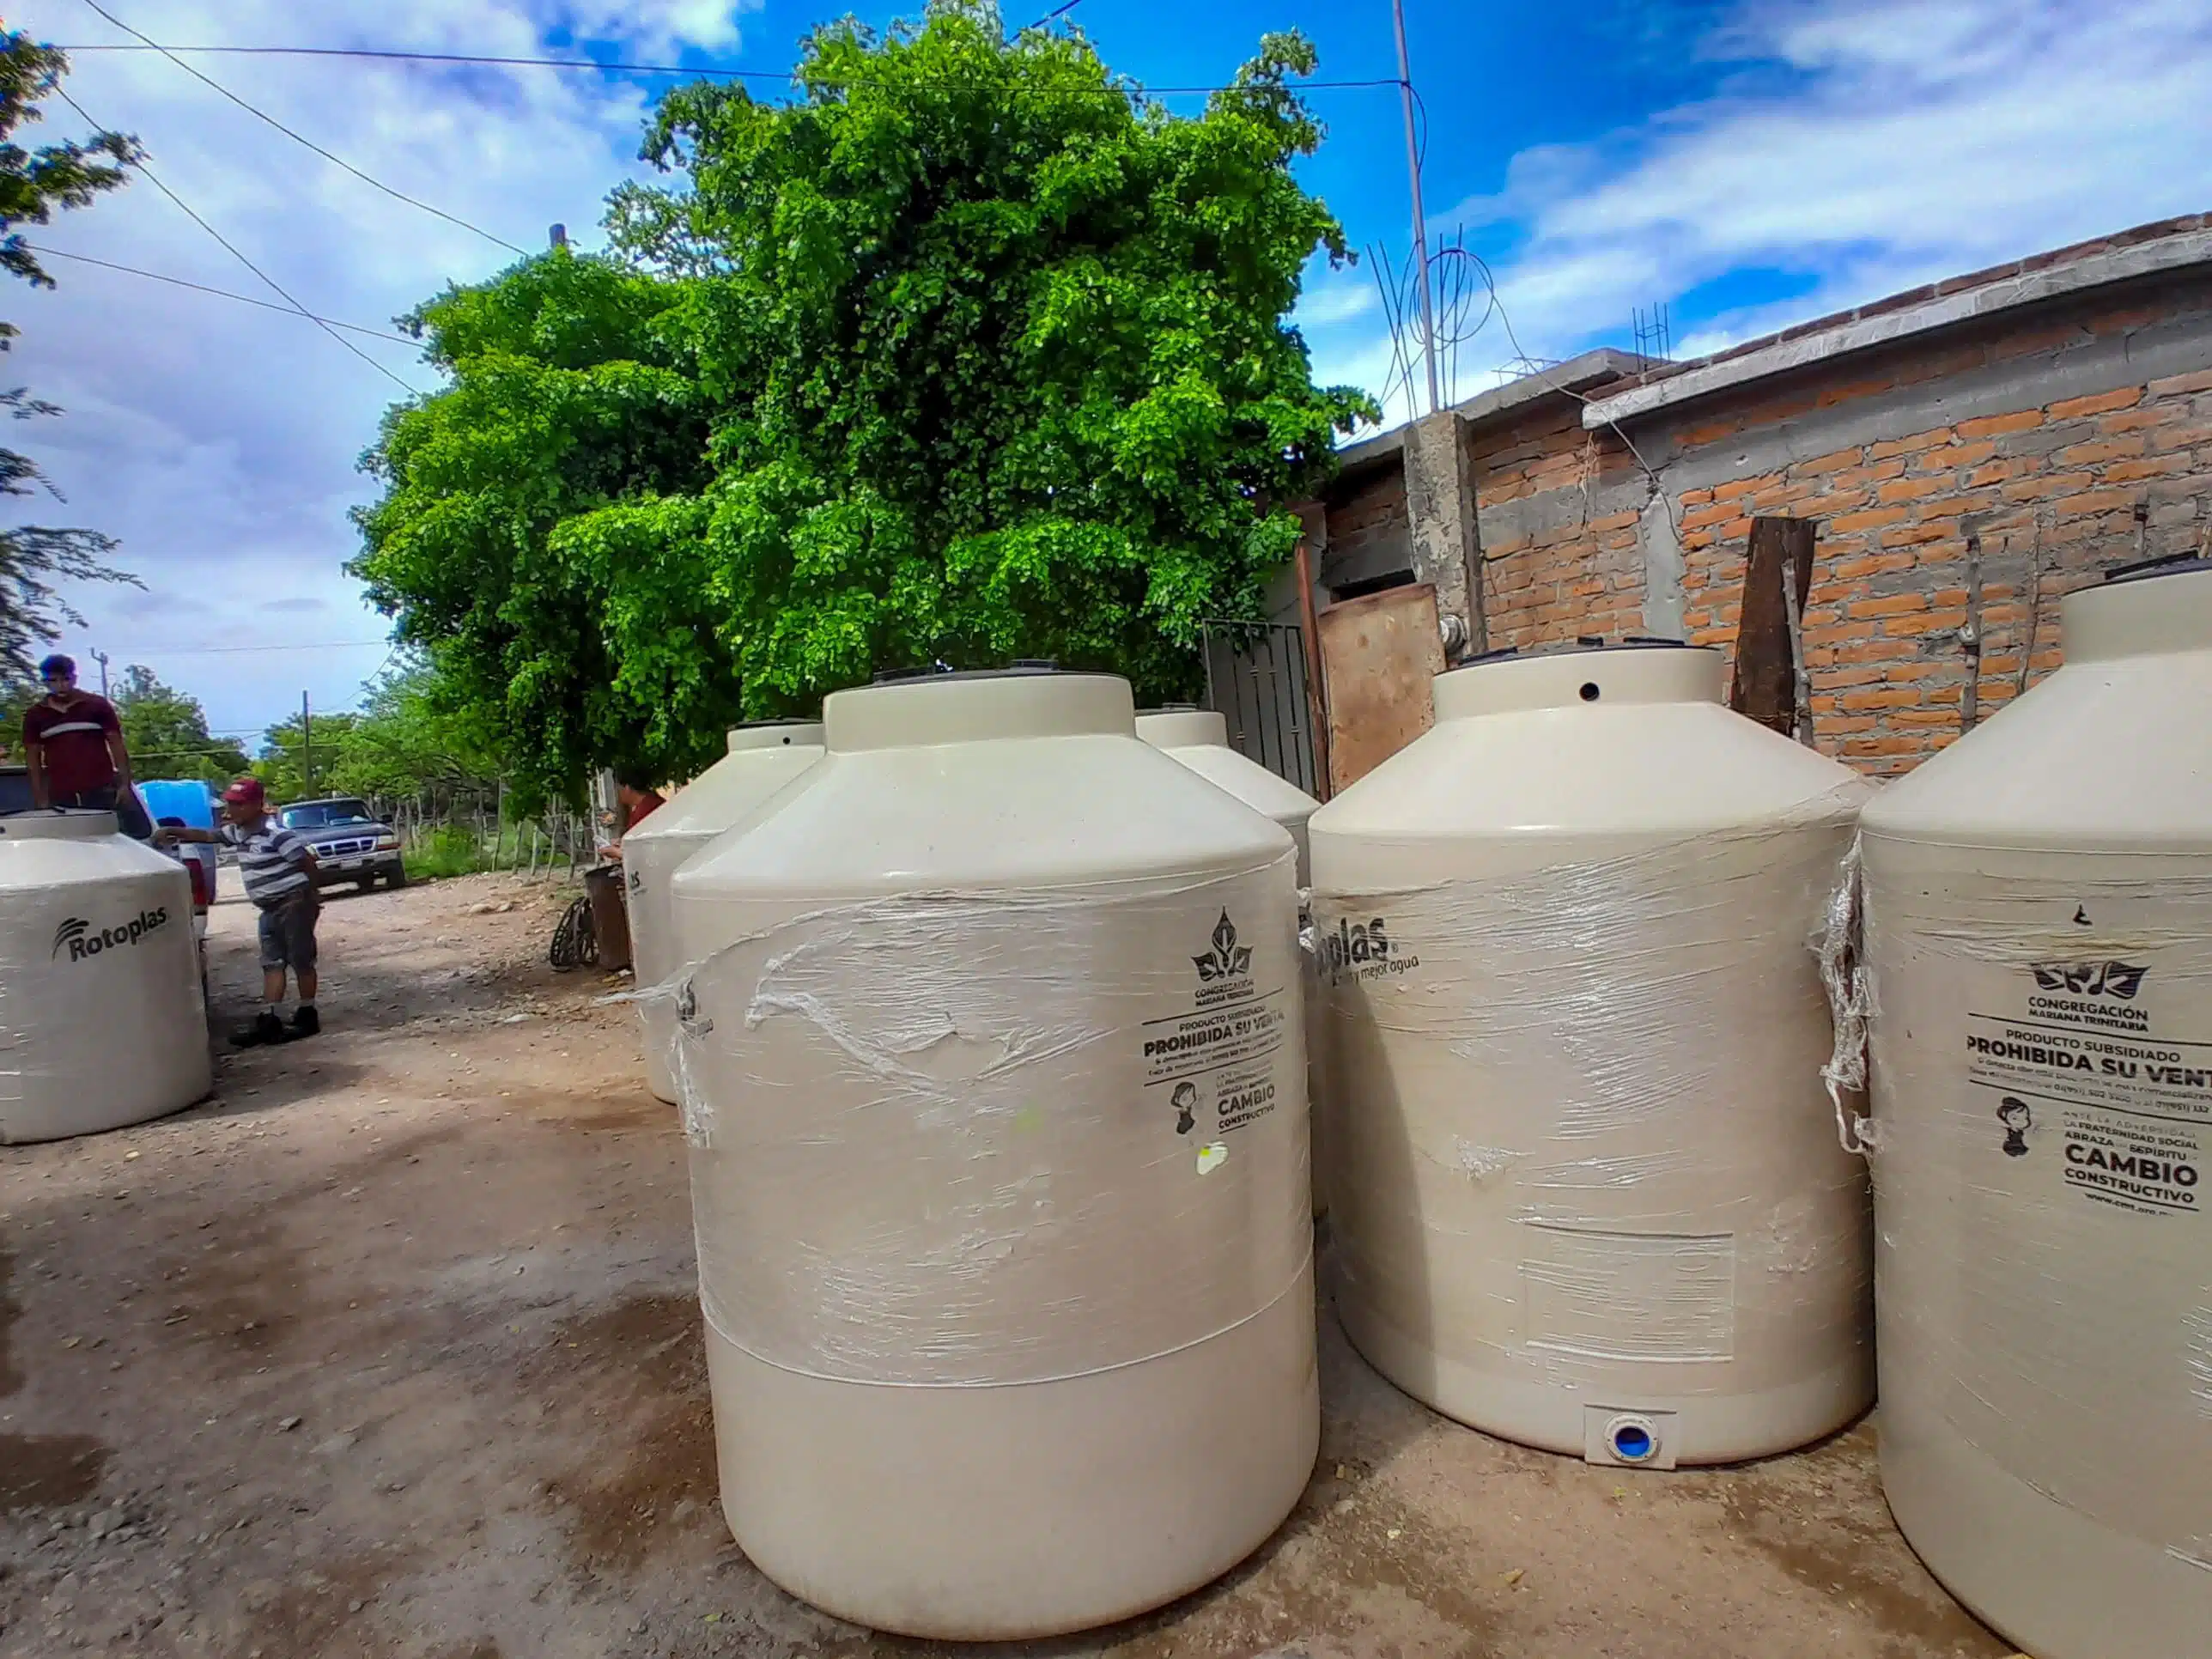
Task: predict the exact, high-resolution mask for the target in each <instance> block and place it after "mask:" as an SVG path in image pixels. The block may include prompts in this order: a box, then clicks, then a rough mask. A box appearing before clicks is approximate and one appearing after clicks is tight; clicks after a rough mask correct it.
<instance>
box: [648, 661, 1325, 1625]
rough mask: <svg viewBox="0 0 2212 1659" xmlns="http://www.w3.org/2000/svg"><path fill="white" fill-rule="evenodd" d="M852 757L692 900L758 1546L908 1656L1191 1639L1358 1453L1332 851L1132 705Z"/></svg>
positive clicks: (1099, 686)
mask: <svg viewBox="0 0 2212 1659" xmlns="http://www.w3.org/2000/svg"><path fill="white" fill-rule="evenodd" d="M823 725H824V726H825V728H826V731H827V737H828V753H827V754H826V756H825V757H823V760H822V761H821V762H820V763H818V764H817V766H816V767H815V768H814V769H812V770H811V772H810V773H809V774H808V775H806V777H805V780H804V781H802V782H801V783H800V784H799V787H797V788H796V789H795V790H794V791H793V793H792V794H791V795H790V796H789V797H788V798H787V799H786V800H785V801H783V802H782V803H781V805H779V806H778V808H777V810H776V811H775V812H774V813H773V814H771V815H769V816H768V817H765V818H763V819H762V820H760V821H759V822H757V823H755V824H753V825H751V826H750V828H748V829H744V830H743V831H741V832H739V833H737V834H734V835H732V836H728V837H726V838H725V839H724V840H723V841H721V842H719V843H718V844H717V845H716V846H714V848H711V849H709V850H708V852H706V853H704V854H701V855H699V856H698V857H697V858H696V859H694V860H692V862H691V863H690V864H689V865H688V866H685V868H684V871H683V872H681V873H680V874H679V875H678V878H677V882H676V891H677V906H678V913H679V926H680V927H681V929H682V931H683V933H684V938H685V939H686V940H687V942H688V948H690V949H691V950H692V951H694V955H695V960H697V962H698V965H696V966H695V967H694V968H693V969H692V970H691V971H690V975H688V978H687V981H686V982H685V984H684V989H683V991H682V994H681V995H680V996H679V998H678V1006H679V1008H680V1010H681V1012H682V1013H683V1016H684V1019H683V1024H684V1036H683V1039H682V1041H683V1042H684V1064H685V1066H686V1068H687V1071H688V1073H689V1074H690V1076H691V1077H692V1078H693V1079H696V1081H697V1082H698V1084H699V1085H700V1093H701V1097H702V1099H701V1103H700V1106H699V1109H697V1110H696V1111H693V1110H689V1109H687V1113H686V1117H687V1123H686V1128H687V1133H689V1135H690V1140H691V1188H692V1203H693V1208H694V1214H695V1222H696V1233H697V1237H698V1244H699V1287H700V1300H701V1303H702V1307H703V1310H704V1312H705V1316H706V1323H707V1351H708V1375H709V1380H710V1383H711V1386H712V1389H713V1395H714V1424H715V1434H716V1440H717V1445H718V1448H719V1452H720V1470H721V1486H722V1503H723V1510H724V1513H725V1514H726V1516H727V1517H728V1519H729V1522H730V1526H731V1529H732V1532H733V1533H734V1534H735V1535H736V1537H737V1540H738V1543H739V1544H740V1545H742V1546H743V1547H744V1551H745V1553H746V1554H747V1555H748V1556H750V1558H751V1559H752V1560H753V1561H754V1563H755V1564H756V1565H758V1566H759V1567H760V1568H761V1570H762V1571H763V1572H765V1573H767V1574H768V1576H769V1577H771V1578H772V1579H774V1580H775V1582H776V1583H779V1584H781V1585H782V1586H783V1587H784V1588H785V1589H788V1590H790V1591H792V1592H793V1593H794V1594H796V1595H800V1596H803V1597H804V1598H805V1599H806V1600H808V1601H811V1602H813V1603H814V1604H816V1605H817V1606H818V1607H823V1608H825V1609H827V1610H828V1611H829V1612H831V1613H836V1614H837V1615H838V1616H840V1617H842V1618H846V1619H850V1620H854V1621H855V1622H857V1623H860V1624H863V1625H868V1626H874V1627H876V1628H878V1629H883V1630H890V1631H897V1632H906V1633H909V1634H913V1635H917V1636H925V1637H936V1638H959V1639H968V1638H1013V1637H1030V1636H1040V1635H1045V1634H1049V1633H1052V1632H1065V1631H1071V1630H1076V1629H1081V1628H1085V1627H1087V1626H1095V1625H1099V1624H1103V1623H1106V1622H1108V1621H1109V1620H1117V1619H1121V1618H1124V1617H1127V1616H1129V1615H1132V1614H1134V1613H1139V1612H1141V1611H1143V1610H1145V1609H1146V1608H1148V1607H1156V1606H1158V1605H1159V1604H1161V1603H1163V1602H1165V1601H1170V1600H1172V1599H1173V1598H1175V1597H1176V1596H1178V1595H1182V1594H1183V1593H1185V1592H1186V1591H1188V1590H1191V1589H1195V1588H1196V1587H1197V1586H1199V1585H1200V1584H1203V1583H1206V1582H1207V1581H1209V1580H1210V1579H1212V1578H1213V1577H1217V1576H1218V1575H1219V1574H1220V1573H1222V1572H1224V1571H1227V1570H1228V1569H1229V1568H1230V1567H1231V1566H1233V1565H1235V1564H1236V1563H1237V1561H1239V1560H1241V1559H1243V1557H1244V1556H1246V1555H1247V1554H1249V1553H1250V1552H1251V1551H1252V1550H1253V1549H1255V1548H1256V1547H1258V1546H1259V1545H1260V1544H1261V1542H1262V1541H1264V1540H1265V1539H1266V1538H1267V1536H1268V1535H1269V1534H1271V1533H1272V1532H1273V1530H1274V1528H1276V1526H1277V1525H1278V1524H1279V1522H1281V1521H1282V1519H1283V1517H1284V1516H1285V1515H1286V1514H1287V1513H1289V1511H1290V1510H1291V1506H1292V1505H1293V1504H1295V1503H1296V1502H1297V1498H1298V1496H1299V1494H1300V1492H1303V1490H1304V1486H1305V1484H1306V1480H1307V1478H1308V1476H1309V1475H1310V1473H1311V1469H1312V1464H1313V1460H1314V1454H1315V1450H1316V1443H1317V1436H1318V1432H1319V1403H1318V1395H1317V1393H1316V1375H1315V1369H1314V1324H1313V1320H1314V1304H1313V1281H1312V1262H1311V1251H1312V1228H1311V1225H1310V1218H1309V1214H1308V1197H1307V1184H1306V1183H1307V1174H1306V1121H1305V1094H1304V1060H1303V1052H1302V1032H1301V1014H1300V1006H1299V998H1298V988H1297V979H1298V963H1297V955H1298V949H1297V938H1296V919H1297V901H1296V897H1295V892H1294V888H1295V876H1294V868H1295V854H1294V850H1293V848H1292V847H1291V841H1290V838H1289V836H1286V835H1285V833H1284V832H1283V831H1282V830H1281V829H1279V828H1277V827H1276V826H1275V825H1274V824H1272V823H1268V822H1267V819H1265V818H1264V817H1261V816H1260V815H1258V814H1257V813H1255V812H1253V811H1249V809H1247V808H1245V807H1244V806H1243V805H1240V804H1238V803H1237V802H1236V801H1234V800H1232V799H1230V798H1229V797H1228V796H1227V795H1225V794H1224V793H1222V792H1221V791H1220V790H1218V789H1217V788H1215V787H1213V786H1212V785H1210V784H1208V783H1206V781H1204V780H1203V779H1201V778H1199V777H1196V776H1194V775H1193V774H1192V773H1191V772H1189V771H1188V769H1185V768H1183V767H1181V766H1179V765H1177V764H1176V763H1174V762H1172V761H1170V760H1169V759H1168V758H1167V757H1165V756H1164V755H1162V754H1160V753H1158V751H1157V750H1152V749H1151V748H1148V747H1147V746H1146V745H1145V744H1141V743H1139V742H1138V741H1137V740H1136V738H1135V734H1134V720H1133V710H1132V708H1131V702H1130V694H1129V687H1128V684H1127V682H1126V681H1123V680H1120V679H1115V678H1109V677H1106V676H1103V675H1091V674H1073V673H1058V672H1053V671H1035V670H1030V671H1023V670H1016V671H1006V672H1000V673H992V674H983V675H939V676H934V677H929V678H915V679H908V680H904V681H897V682H892V683H887V684H879V685H875V686H871V687H866V688H862V689H860V690H851V691H842V692H838V693H836V694H835V695H833V696H830V697H829V699H828V701H827V703H826V704H825V706H824V709H823ZM710 951H711V954H709V952H710Z"/></svg>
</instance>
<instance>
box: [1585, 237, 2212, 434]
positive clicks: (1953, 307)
mask: <svg viewBox="0 0 2212 1659" xmlns="http://www.w3.org/2000/svg"><path fill="white" fill-rule="evenodd" d="M2192 266H2202V267H2204V268H2205V271H2206V275H2207V276H2208V277H2212V230H2196V231H2188V232H2184V233H2181V234H2176V235H2172V236H2167V237H2163V238H2161V239H2160V240H2155V241H2147V242H2139V243H2136V244H2135V245H2134V246H2127V247H2116V248H2111V249H2107V250H2106V251H2105V252H2099V253H2091V254H2087V255H2084V256H2083V257H2082V258H2079V259H2075V260H2071V261H2069V262H2068V263H2067V264H2058V265H2051V266H2047V267H2045V268H2044V269H2042V270H2031V271H2024V272H2021V274H2019V275H2017V276H2008V277H2005V278H2002V279H2000V280H1998V281H1996V282H1992V283H1984V284H1983V285H1981V286H1980V287H1978V288H1970V289H1960V291H1959V292H1957V293H1955V294H1946V295H1938V296H1937V297H1936V298H1934V299H1930V300H1927V301H1923V302H1922V303H1920V304H1918V305H1912V306H1904V307H1899V308H1898V309H1896V310H1893V311H1884V312H1881V313H1877V314H1875V315H1873V316H1863V317H1859V318H1857V319H1853V320H1851V321H1848V322H1844V323H1839V324H1838V325H1836V326H1835V327H1833V328H1827V329H1822V330H1820V331H1819V332H1817V333H1812V334H1806V335H1802V336H1800V337H1797V338H1795V339H1778V340H1776V341H1775V342H1774V343H1771V344H1770V345H1765V346H1761V347H1759V348H1757V349H1753V350H1750V351H1746V352H1742V353H1741V354H1739V355H1737V356H1728V357H1722V358H1718V359H1716V360H1714V361H1712V362H1706V363H1703V364H1700V365H1698V366H1696V367H1694V368H1686V369H1684V370H1683V371H1682V372H1681V373H1680V374H1671V375H1668V377H1667V378H1666V379H1664V380H1656V381H1653V382H1651V383H1650V385H1647V386H1634V387H1632V388H1630V389H1629V390H1627V391H1626V392H1618V393H1616V394H1615V395H1613V396H1612V397H1610V398H1595V399H1593V400H1592V401H1591V402H1589V404H1585V405H1584V406H1583V426H1585V427H1586V428H1589V429H1590V430H1592V431H1595V430H1596V429H1598V428H1601V427H1607V426H1620V425H1624V424H1626V423H1627V422H1632V421H1637V420H1640V419H1643V418H1644V417H1645V416H1650V415H1653V414H1656V413H1657V412H1658V411H1659V410H1662V409H1667V408H1670V407H1672V406H1673V405H1674V404H1683V403H1687V402H1688V401H1689V400H1691V399H1692V398H1707V397H1711V396H1712V395H1713V394H1714V393H1715V392H1724V391H1727V390H1729V388H1731V387H1735V386H1742V385H1745V384H1746V383H1747V382H1749V381H1753V380H1765V379H1766V378H1768V377H1769V376H1771V375H1776V374H1788V373H1790V371H1792V370H1794V369H1802V368H1811V367H1813V366H1814V365H1816V364H1820V363H1824V362H1828V361H1829V360H1831V359H1832V358H1836V357H1840V356H1844V355H1845V354H1846V353H1850V352H1854V351H1864V350H1866V349H1869V348H1870V347H1874V346H1879V345H1887V344H1888V343H1891V342H1893V341H1897V340H1903V339H1908V338H1910V337H1912V336H1914V335H1917V334H1928V333H1932V332H1934V331H1936V330H1939V329H1945V328H1950V327H1953V326H1954V325H1958V324H1960V323H1968V322H1974V321H1978V320H1979V319H1984V318H1988V317H1991V316H1995V315H1996V314H1998V313H2002V312H2006V311H2011V310H2015V309H2017V308H2019V307H2023V306H2030V305H2036V304H2039V303H2042V302H2044V301H2050V300H2057V299H2063V298H2065V297H2066V296H2068V295H2076V294H2081V293H2082V292H2084V291H2085V290H2087V289H2094V288H2103V287H2106V286H2108V285H2110V284H2112V283H2124V282H2129V281H2132V280H2135V279H2136V278H2139V277H2144V276H2158V275H2160V274H2161V273H2165V272H2171V271H2179V270H2187V269H2189V268H2190V267H2192Z"/></svg>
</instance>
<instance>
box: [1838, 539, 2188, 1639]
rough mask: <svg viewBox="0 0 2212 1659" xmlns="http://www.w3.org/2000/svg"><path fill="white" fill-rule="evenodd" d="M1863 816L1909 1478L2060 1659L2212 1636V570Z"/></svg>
mask: <svg viewBox="0 0 2212 1659" xmlns="http://www.w3.org/2000/svg"><path fill="white" fill-rule="evenodd" d="M2062 627H2063V635H2064V642H2065V647H2066V665H2065V666H2064V667H2063V668H2062V669H2060V670H2059V671H2057V673H2055V674H2053V675H2051V677H2050V678H2048V679H2046V680H2045V681H2044V682H2043V683H2042V684H2039V685H2038V686H2037V687H2036V688H2035V689H2034V690H2032V691H2030V692H2029V693H2028V694H2027V696H2024V697H2022V698H2021V699H2020V700H2019V701H2018V702H2016V703H2015V704H2013V705H2011V706H2009V707H2008V708H2004V709H2003V710H2002V711H2001V712H2000V713H1998V714H1996V716H1995V717H1994V718H1992V719H1991V720H1990V721H1989V723H1988V724H1987V725H1985V726H1981V727H1979V728H1978V729H1977V730H1975V731H1974V732H1971V733H1969V734H1968V735H1966V737H1964V738H1960V740H1959V741H1958V742H1957V743H1956V744H1953V745H1952V746H1951V747H1950V748H1948V749H1947V750H1944V751H1943V752H1942V753H1941V754H1940V755H1937V756H1936V757H1934V758H1932V759H1931V760H1929V761H1928V762H1927V763H1925V764H1923V766H1921V767H1920V769H1918V770H1917V771H1916V772H1914V773H1912V774H1911V775H1910V776H1908V777H1906V778H1905V779H1903V780H1902V781H1899V782H1897V783H1894V784H1893V785H1891V786H1890V787H1888V788H1887V790H1885V791H1884V792H1883V793H1882V794H1881V797H1880V799H1877V800H1876V801H1875V803H1874V805H1871V806H1869V808H1868V809H1867V812H1866V819H1865V836H1864V842H1863V849H1864V859H1865V895H1866V919H1865V936H1866V959H1867V962H1868V964H1869V967H1870V969H1871V972H1872V980H1873V988H1874V1005H1875V1015H1874V1021H1873V1036H1874V1044H1873V1060H1874V1065H1873V1088H1874V1095H1873V1100H1874V1124H1873V1127H1872V1129H1871V1131H1870V1132H1869V1135H1870V1139H1872V1142H1873V1149H1872V1153H1871V1156H1872V1159H1873V1164H1874V1172H1875V1212H1876V1217H1877V1220H1878V1222H1879V1224H1880V1229H1879V1231H1880V1237H1881V1248H1880V1251H1879V1253H1878V1258H1877V1264H1876V1271H1877V1278H1878V1282H1879V1289H1880V1305H1881V1324H1880V1338H1881V1417H1880V1419H1879V1421H1880V1425H1881V1474H1882V1484H1883V1486H1884V1487H1885V1488H1886V1489H1887V1492H1888V1495H1889V1502H1890V1507H1891V1508H1892V1509H1893V1510H1894V1511H1895V1513H1896V1516H1897V1519H1898V1522H1899V1525H1901V1526H1902V1527H1903V1528H1904V1529H1905V1536H1906V1537H1907V1538H1908V1539H1910V1540H1911V1543H1912V1546H1913V1547H1914V1548H1915V1549H1917V1550H1918V1551H1919V1553H1920V1554H1921V1556H1922V1557H1923V1559H1925V1560H1926V1561H1927V1563H1928V1565H1929V1567H1930V1568H1931V1569H1932V1570H1933V1571H1934V1572H1935V1574H1936V1577H1938V1578H1940V1579H1942V1581H1943V1583H1944V1584H1945V1585H1946V1586H1947V1587H1948V1588H1949V1589H1950V1590H1951V1591H1952V1592H1953V1593H1954V1595H1957V1596H1958V1597H1959V1599H1960V1601H1964V1602H1965V1603H1966V1605H1967V1606H1968V1607H1972V1609H1973V1610H1974V1611H1975V1612H1976V1613H1979V1614H1980V1615H1981V1616H1982V1617H1983V1618H1984V1620H1988V1621H1989V1622H1990V1624H1992V1625H1994V1626H1996V1628H1997V1629H1998V1630H2000V1631H2002V1632H2004V1634H2005V1635H2006V1636H2007V1637H2008V1638H2010V1639H2011V1640H2012V1641H2013V1642H2014V1643H2015V1644H2018V1645H2019V1646H2020V1647H2021V1648H2022V1649H2024V1650H2027V1651H2028V1652H2031V1653H2033V1654H2034V1655H2036V1656H2037V1659H2178V1656H2180V1655H2184V1654H2201V1653H2204V1652H2207V1651H2209V1650H2212V1231H2208V1229H2212V1216H2208V1215H2206V1214H2205V1213H2204V1212H2206V1211H2207V1210H2208V1209H2212V1179H2208V1178H2207V1177H2208V1175H2212V734H2208V731H2207V726H2206V722H2205V711H2206V710H2207V709H2212V563H2208V562H2204V561H2201V560H2198V561H2190V562H2179V563H2167V564H2166V565H2164V566H2162V567H2160V566H2153V567H2150V568H2137V569H2136V570H2134V571H2131V572H2121V573H2116V578H2115V579H2113V580H2106V582H2104V583H2102V584H2101V585H2099V586H2090V587H2087V588H2084V589H2082V590H2081V591H2079V592H2074V593H2070V594H2069V595H2068V596H2067V598H2066V599H2065V601H2064V605H2063V618H2062Z"/></svg>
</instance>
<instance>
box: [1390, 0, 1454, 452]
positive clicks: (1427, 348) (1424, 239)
mask: <svg viewBox="0 0 2212 1659" xmlns="http://www.w3.org/2000/svg"><path fill="white" fill-rule="evenodd" d="M1390 21H1391V22H1392V23H1393V24H1394V25H1395V27H1396V28H1397V31H1398V101H1399V102H1400V103H1401V105H1403V106H1404V107H1405V111H1406V177H1407V181H1408V182H1409V183H1410V184H1411V185H1413V259H1414V263H1415V264H1417V265H1418V266H1419V271H1420V282H1421V364H1422V367H1423V368H1426V369H1427V370H1428V374H1429V413H1430V414H1431V415H1433V414H1435V413H1436V412H1437V409H1438V408H1440V407H1441V406H1442V404H1443V399H1442V398H1439V397H1438V396H1437V315H1436V301H1434V300H1433V299H1432V298H1431V296H1430V292H1429V227H1428V215H1427V213H1426V212H1425V211H1424V210H1423V209H1422V207H1421V146H1420V143H1419V139H1418V138H1417V137H1415V135H1414V128H1413V64H1412V60H1411V59H1409V58H1407V55H1406V0H1390Z"/></svg>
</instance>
